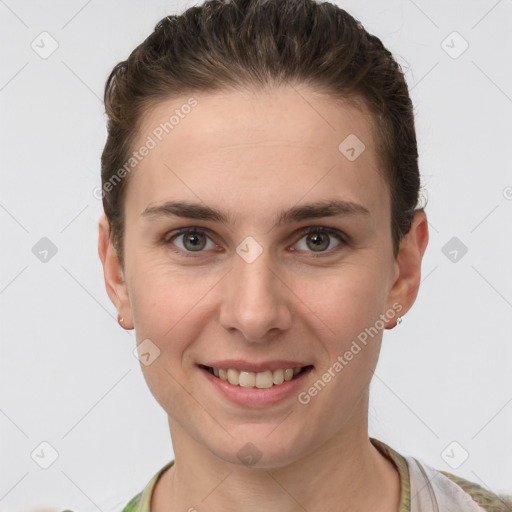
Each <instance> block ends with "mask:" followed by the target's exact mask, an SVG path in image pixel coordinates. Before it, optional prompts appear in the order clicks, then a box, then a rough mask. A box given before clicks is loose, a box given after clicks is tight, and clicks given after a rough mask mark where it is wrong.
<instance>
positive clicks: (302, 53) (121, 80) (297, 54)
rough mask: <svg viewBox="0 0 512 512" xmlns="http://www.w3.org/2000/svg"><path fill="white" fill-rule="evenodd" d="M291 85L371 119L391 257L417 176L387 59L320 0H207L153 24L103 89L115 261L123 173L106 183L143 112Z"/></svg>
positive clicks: (413, 147) (405, 114) (375, 42)
mask: <svg viewBox="0 0 512 512" xmlns="http://www.w3.org/2000/svg"><path fill="white" fill-rule="evenodd" d="M292 83H297V84H305V85H310V86H312V87H313V88H314V89H315V90H317V91H319V92H323V93H326V94H328V95H331V96H332V97H333V98H340V99H348V100H352V101H356V102H357V101H358V100H362V104H363V106H365V107H366V108H367V109H368V111H369V112H370V113H371V115H372V117H373V120H374V122H375V128H376V129H377V133H378V136H377V150H378V153H379V155H380V159H381V161H380V163H381V165H382V170H383V173H384V176H385V177H386V182H387V183H388V185H389V190H390V200H391V233H392V239H393V251H394V255H395V256H396V254H397V253H398V249H399V244H400V241H401V239H402V237H403V236H404V235H405V234H406V233H408V231H409V229H410V226H411V222H412V219H413V216H414V212H415V210H416V209H417V206H418V199H419V190H420V175H419V170H418V152H417V143H416V132H415V126H414V113H413V105H412V101H411V99H410V97H409V91H408V88H407V84H406V81H405V77H404V74H403V72H402V69H401V67H400V65H399V64H398V63H397V62H396V61H395V59H394V58H393V56H392V54H391V53H390V52H389V51H388V50H387V49H386V48H385V47H384V45H383V44H382V42H381V41H380V39H378V38H377V37H376V36H373V35H371V34H369V33H368V32H367V31H366V30H365V29H364V27H363V26H362V25H361V23H360V22H359V21H358V20H356V19H355V18H353V17H352V16H351V15H350V14H348V13H347V12H346V11H344V10H343V9H341V8H339V7H337V6H335V5H333V4H331V3H328V2H323V3H318V2H316V1H315V0H224V1H223V0H208V1H206V2H204V3H203V4H202V5H200V6H198V7H191V8H189V9H187V10H186V11H185V12H184V13H183V14H181V15H179V16H167V17H165V18H163V19H162V20H161V21H160V22H158V23H157V25H156V26H155V29H154V31H153V33H152V34H151V35H149V37H147V38H146V39H145V40H144V41H143V42H142V43H141V44H140V45H139V46H137V48H135V49H134V50H133V51H132V53H131V54H130V56H129V57H128V59H126V60H124V61H122V62H119V63H118V64H117V65H116V66H115V67H114V69H113V70H112V72H111V73H110V76H109V77H108V79H107V82H106V85H105V95H104V101H105V109H106V113H107V117H108V124H107V127H108V137H107V141H106V143H105V147H104V150H103V153H102V156H101V178H102V190H103V192H102V197H103V208H104V211H105V214H106V216H107V218H108V222H109V227H110V236H111V240H112V243H113V244H114V247H115V249H116V252H117V254H118V256H119V258H120V260H121V264H123V260H124V258H123V256H124V255H123V233H124V208H123V196H124V194H123V191H124V189H125V188H126V182H127V178H128V177H124V178H123V179H122V180H121V181H119V183H118V184H116V185H115V186H110V187H105V185H106V184H107V183H111V184H112V178H113V177H115V176H114V175H115V174H116V172H117V171H118V170H119V169H121V168H122V167H123V165H125V163H126V161H127V160H128V159H129V158H130V154H131V152H132V151H133V144H134V141H135V139H136V137H137V135H138V130H139V128H140V124H141V120H142V118H143V116H144V114H145V113H147V112H148V110H149V109H151V108H152V107H154V106H155V105H156V104H157V103H158V102H160V101H162V100H166V99H169V98H171V97H173V96H177V95H180V94H185V93H189V94H190V93H193V92H210V91H218V90H223V89H224V90H226V89H241V88H247V87H248V88H251V87H259V88H264V87H267V86H273V85H286V84H292ZM107 188H108V192H107Z"/></svg>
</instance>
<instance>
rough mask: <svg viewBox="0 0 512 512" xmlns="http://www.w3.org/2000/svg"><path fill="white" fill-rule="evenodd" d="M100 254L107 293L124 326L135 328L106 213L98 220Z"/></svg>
mask: <svg viewBox="0 0 512 512" xmlns="http://www.w3.org/2000/svg"><path fill="white" fill-rule="evenodd" d="M98 255H99V257H100V260H101V263H102V265H103V277H104V280H105V288H106V290H107V294H108V296H109V297H110V300H111V301H112V304H114V306H115V307H116V309H117V311H118V313H119V315H120V316H121V317H122V318H123V328H124V329H133V319H132V312H131V307H130V298H129V295H128V288H127V286H126V281H125V277H124V271H123V269H122V267H121V263H120V261H119V257H118V256H117V253H116V251H115V249H114V246H113V245H112V242H111V240H110V229H109V225H108V220H107V217H106V215H105V214H102V215H101V217H100V219H99V221H98Z"/></svg>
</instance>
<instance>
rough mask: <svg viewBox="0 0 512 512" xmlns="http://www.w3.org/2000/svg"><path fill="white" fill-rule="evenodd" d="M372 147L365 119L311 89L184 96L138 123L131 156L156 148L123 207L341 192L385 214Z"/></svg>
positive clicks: (139, 167)
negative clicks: (172, 197) (181, 199)
mask: <svg viewBox="0 0 512 512" xmlns="http://www.w3.org/2000/svg"><path fill="white" fill-rule="evenodd" d="M374 140H375V128H374V126H373V119H372V117H371V116H370V114H369V113H367V112H363V111H361V110H359V109H357V108H356V107H355V106H353V105H352V104H350V103H348V102H346V101H341V100H335V99H333V98H331V97H329V96H326V95H322V94H317V93H315V92H314V91H313V90H311V89H308V88H305V87H302V88H299V87H298V86H297V87H295V86H293V87H292V86H287V87H281V88H278V89H274V90H265V91H257V92H256V91H250V92H249V91H222V92H216V93H195V94H190V95H183V96H180V97H175V98H172V99H168V100H165V101H161V102H160V103H158V104H157V105H156V106H154V107H153V108H152V109H151V110H150V111H148V112H147V113H146V115H145V117H144V119H143V120H142V121H141V123H140V129H139V133H138V140H137V142H136V144H135V148H139V147H142V146H143V145H146V146H151V149H150V150H149V151H147V152H145V153H147V154H146V156H145V157H144V158H143V159H141V161H140V163H139V164H138V165H137V168H136V169H135V171H134V172H133V173H132V176H131V177H130V180H131V184H130V185H129V187H128V193H127V200H128V197H129V196H130V195H131V196H132V199H134V200H136V201H137V203H138V204H137V208H138V210H139V212H140V211H142V210H143V209H144V208H146V206H147V204H148V202H152V203H155V202H158V201H165V200H167V199H168V196H169V194H170V193H175V194H178V195H179V194H180V193H181V194H182V195H183V193H184V194H187V195H189V196H190V197H191V198H192V197H193V194H194V192H195V193H196V196H197V195H199V194H200V195H199V197H200V198H201V199H203V198H204V200H208V201H213V202H216V204H219V203H220V202H222V201H223V200H225V199H226V197H224V196H223V191H224V193H226V191H228V190H229V191H230V192H231V194H233V192H234V190H235V189H236V190H239V191H240V193H242V189H243V194H244V195H245V202H242V204H245V205H246V206H249V202H250V200H254V202H255V204H256V203H257V202H258V200H259V199H261V197H260V198H258V197H257V194H258V193H260V194H261V193H263V192H264V193H265V195H266V200H267V201H271V200H272V198H273V197H274V198H275V199H276V200H280V202H281V203H282V202H283V200H286V197H288V199H289V201H290V202H291V203H296V202H297V201H299V200H300V198H301V197H302V196H304V195H305V194H308V195H309V197H308V199H312V200H314V199H320V198H322V197H323V196H325V194H326V193H330V192H333V191H337V192H339V194H338V195H339V196H343V199H346V200H353V201H357V202H366V203H367V205H369V206H370V207H371V204H369V203H373V205H374V207H375V208H376V209H379V208H381V207H386V204H387V197H385V196H387V194H382V191H383V187H385V186H386V184H385V182H384V180H383V177H382V176H383V173H382V170H381V169H380V158H379V155H377V154H376V149H375V143H374ZM251 184H252V185H253V187H251V186H250V185H251ZM187 189H188V190H187ZM251 192H252V193H251ZM201 196H202V197H201ZM195 199H197V197H196V198H195Z"/></svg>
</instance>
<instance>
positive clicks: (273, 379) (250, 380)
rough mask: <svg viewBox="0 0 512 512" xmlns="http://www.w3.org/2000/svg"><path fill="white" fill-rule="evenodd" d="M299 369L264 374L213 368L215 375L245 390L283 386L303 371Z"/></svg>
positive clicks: (269, 371) (279, 370)
mask: <svg viewBox="0 0 512 512" xmlns="http://www.w3.org/2000/svg"><path fill="white" fill-rule="evenodd" d="M301 369H302V368H301V367H297V368H286V369H282V368H279V369H278V370H273V371H272V370H265V371H264V372H244V371H240V370H236V369H235V368H228V369H225V368H213V374H214V375H215V376H216V377H219V378H220V379H222V380H223V381H226V382H229V383H230V384H232V385H233V386H241V387H244V388H254V387H256V388H260V389H264V388H271V387H272V386H274V385H276V386H277V385H279V384H282V383H283V382H284V381H288V380H292V379H293V377H294V376H295V375H297V374H298V373H299V372H300V371H301Z"/></svg>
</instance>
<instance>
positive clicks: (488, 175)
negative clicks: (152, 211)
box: [0, 0, 512, 512]
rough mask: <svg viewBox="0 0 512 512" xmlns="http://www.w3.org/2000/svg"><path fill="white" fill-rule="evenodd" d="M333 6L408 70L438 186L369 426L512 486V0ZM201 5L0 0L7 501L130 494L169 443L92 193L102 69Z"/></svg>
mask: <svg viewBox="0 0 512 512" xmlns="http://www.w3.org/2000/svg"><path fill="white" fill-rule="evenodd" d="M337 3H338V4H339V5H341V6H342V7H344V8H346V9H347V10H348V11H349V12H350V13H351V14H353V15H354V16H356V17H357V18H359V19H360V20H361V21H362V22H363V24H364V25H365V27H366V28H367V30H369V31H370V32H372V33H374V34H376V35H377V36H379V37H380V38H381V39H382V41H383V42H384V44H385V45H386V46H387V47H388V48H389V49H390V50H391V51H392V52H393V53H394V54H395V56H396V57H397V59H398V60H399V62H400V63H401V64H402V66H404V69H406V70H407V80H408V83H409V85H410V89H411V95H412V98H413V101H414V104H415V109H416V115H417V117H416V123H417V134H418V139H419V150H420V165H421V172H422V176H423V183H424V186H425V187H426V189H427V193H428V199H429V202H428V206H427V208H426V211H427V214H428V217H429V221H430V244H429V247H428V248H427V252H426V255H425V258H424V263H423V282H422V286H421V290H420V294H419V297H418V300H417V302H416V304H415V306H414V307H413V309H412V310H411V311H410V312H409V313H408V314H407V315H406V316H405V319H404V322H403V323H402V325H401V326H399V327H398V328H396V329H394V330H393V331H386V333H385V335H384V343H383V348H382V352H381V358H380V361H379V364H378V366H377V369H376V374H375V377H374V380H373V383H372V388H371V393H372V395H371V404H370V435H371V436H373V437H377V438H378V439H381V440H383V441H384V442H386V443H388V444H390V445H391V446H392V447H394V448H395V449H396V450H398V451H399V452H401V453H403V454H409V455H413V456H415V457H417V458H419V459H421V460H423V461H424V462H426V463H428V464H430V465H432V466H434V467H436V468H439V469H443V470H447V471H451V472H454V473H456V474H459V475H461V476H463V477H465V478H468V479H470V480H472V481H475V482H478V483H480V484H481V485H483V486H485V487H488V488H491V489H493V490H495V491H500V492H508V493H512V463H511V461H512V443H511V432H512V371H511V360H512V343H511V341H512V327H511V322H510V319H511V318H512V315H511V313H512V270H511V269H512V264H511V254H512V222H511V219H512V164H511V162H510V145H511V140H512V139H511V135H512V122H511V119H512V70H511V64H510V63H511V62H512V30H511V28H512V1H511V0H500V1H496V0H481V1H467V0H452V1H448V2H447V1H441V0H435V1H432V0H431V1H426V0H415V1H412V0H386V1H378V0H371V1H362V0H350V1H340V2H337ZM193 4H194V3H193V2H187V3H184V2H164V1H157V0H146V1H144V2H142V1H140V2H136V1H133V0H130V1H127V0H123V1H122V0H108V1H100V0H90V1H83V0H80V1H78V0H73V1H66V2H65V1H57V0H50V1H46V2H36V1H35V0H26V1H15V0H5V1H3V0H0V23H1V30H0V59H1V66H0V109H1V128H0V129H1V133H0V145H1V146H0V154H1V156H2V159H1V171H0V227H1V236H2V250H1V251H0V258H1V260H0V340H1V358H0V461H1V470H0V471H1V473H0V511H13V512H17V511H24V510H32V509H35V508H36V507H41V506H43V505H44V506H48V507H55V508H57V509H59V508H60V509H63V508H64V507H69V508H72V509H74V510H77V511H89V510H90V511H93V510H103V511H107V510H121V507H122V506H123V505H124V504H126V502H127V501H128V499H130V498H132V497H133V496H134V495H135V494H136V493H138V492H139V491H140V490H141V489H142V488H143V486H144V485H146V483H147V481H148V480H149V479H150V478H151V477H152V476H153V475H154V474H155V473H156V471H157V470H158V469H160V468H161V467H162V466H163V465H164V464H165V463H167V462H168V461H169V460H170V459H171V458H173V453H172V447H171V443H170V437H169V432H168V426H167V421H166V419H167V418H166V416H165V414H164V412H163V410H162V409H161V408H160V406H159V405H158V404H157V403H156V401H155V400H154V399H153V397H152V395H151V394H150V392H149V390H148V388H147V386H146V383H145V381H144V379H143V376H142V372H141V369H140V363H139V362H138V360H137V359H136V357H135V356H134V355H133V350H134V348H135V337H134V334H133V332H131V333H127V332H125V331H124V330H122V329H121V328H120V327H119V326H118V324H117V322H116V311H115V308H114V307H113V305H112V304H111V303H110V301H109V299H108V297H107V294H106V292H105V289H104V285H103V276H102V271H101V266H100V261H99V258H98V256H97V248H96V241H97V220H98V218H99V216H100V213H101V211H102V210H101V202H100V200H98V199H97V198H96V197H95V196H94V195H93V191H94V189H95V188H96V187H98V186H99V185H100V173H99V158H100V154H101V150H102V147H103V144H104V141H105V136H106V129H105V122H104V121H105V120H104V116H103V105H102V103H101V98H102V94H103V87H104V83H105V80H106V78H107V76H108V73H109V72H110V70H111V69H112V67H113V66H114V65H115V64H116V63H117V62H118V61H119V60H122V59H124V58H126V57H127V56H128V54H129V52H130V51H131V50H132V49H133V48H134V47H135V46H136V45H137V44H138V43H140V42H141V41H142V40H143V39H144V38H145V37H146V36H147V35H148V34H149V33H150V32H151V31H152V29H153V27H154V25H155V24H156V23H157V21H158V20H159V19H160V18H162V17H163V16H165V15H167V14H171V13H175V12H178V11H181V10H182V9H183V8H184V7H188V6H191V5H193ZM43 31H47V32H48V33H49V34H50V35H51V38H52V39H54V40H55V41H56V42H57V43H58V48H57V49H56V50H55V52H54V53H53V54H52V55H50V56H48V57H47V58H42V57H41V56H40V55H39V54H38V53H36V51H35V50H34V49H33V48H32V47H31V44H34V45H36V44H38V45H39V46H40V47H42V46H43V43H42V42H41V38H42V37H44V38H46V39H44V41H45V42H44V48H45V49H46V51H48V49H50V48H51V44H52V39H50V38H49V37H48V36H40V34H41V32H43ZM454 31H456V32H458V33H459V34H460V37H459V36H458V35H456V34H455V35H454V34H453V32H454ZM443 41H445V42H444V43H443ZM464 41H467V44H469V46H468V48H467V49H466V51H464V52H463V53H461V51H462V50H463V49H464V47H465V43H464ZM33 42H34V43H33ZM42 50H43V48H39V51H42ZM460 53H461V54H460ZM459 54H460V55H459ZM454 57H457V58H454ZM43 237H47V238H48V239H49V240H50V241H51V243H52V244H53V246H54V247H53V246H50V245H49V243H48V241H46V240H43V241H40V240H41V239H42V238H43ZM453 237H456V238H457V240H455V241H452V242H450V244H455V245H453V246H452V245H450V244H449V245H448V246H447V245H446V244H447V243H449V241H450V240H451V239H452V238H453ZM461 243H463V244H464V245H465V246H466V247H467V253H466V254H465V255H463V256H462V252H461V251H460V248H461V247H462V246H461V245H460V244H461ZM37 244H39V245H37ZM34 246H35V249H34ZM454 248H455V249H457V250H458V251H459V252H458V253H457V255H458V258H457V261H452V259H453V255H454V253H453V252H452V253H451V255H450V251H453V249H454ZM45 249H46V250H48V251H49V252H48V254H47V255H45V253H44V252H40V251H44V250H45ZM52 249H53V252H55V250H56V253H55V254H53V253H52ZM43 257H46V261H41V259H40V258H43ZM42 442H47V443H49V444H50V445H51V446H52V447H53V449H54V450H55V451H56V452H57V453H58V458H57V459H56V461H55V462H54V463H53V464H52V465H51V466H50V467H48V468H47V469H42V468H41V467H40V464H44V463H49V462H51V460H50V459H51V453H52V448H50V447H48V446H47V445H41V443H42ZM453 442H456V443H457V444H452V443H453ZM466 452H467V454H468V455H469V456H468V458H467V460H465V461H464V462H463V463H461V464H460V465H459V466H458V467H457V468H454V467H453V466H454V465H455V463H460V461H461V460H462V459H463V458H464V456H465V453H466ZM31 454H34V455H33V458H32V457H31ZM36 454H39V458H38V457H37V456H36ZM36 461H37V462H36ZM447 461H449V462H450V464H451V465H450V464H449V463H448V462H447ZM454 461H455V462H454Z"/></svg>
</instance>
